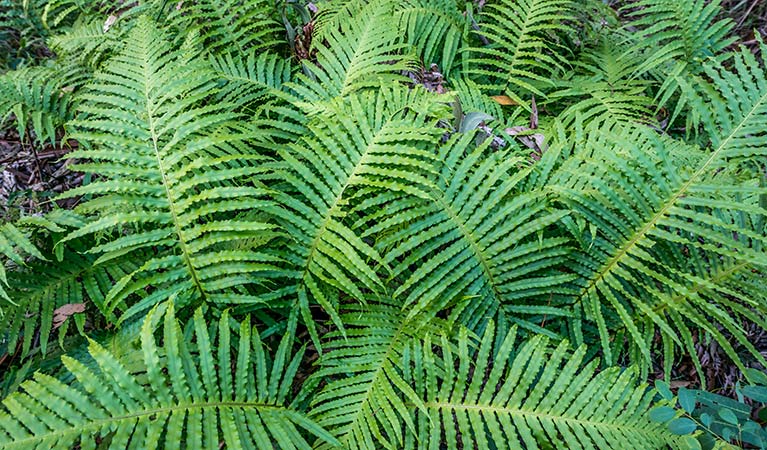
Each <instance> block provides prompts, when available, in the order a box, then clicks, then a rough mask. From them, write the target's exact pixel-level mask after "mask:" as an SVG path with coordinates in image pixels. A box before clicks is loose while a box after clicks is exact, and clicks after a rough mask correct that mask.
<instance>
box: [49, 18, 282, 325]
mask: <svg viewBox="0 0 767 450" xmlns="http://www.w3.org/2000/svg"><path fill="white" fill-rule="evenodd" d="M129 42H130V45H128V46H126V48H125V50H124V51H123V52H122V53H121V54H120V55H119V56H117V57H115V58H113V59H112V60H110V61H109V63H108V64H107V65H106V68H105V69H104V70H103V71H102V72H100V73H98V74H97V75H96V80H95V82H94V83H93V84H92V86H91V89H90V91H89V92H88V93H87V94H84V95H83V101H84V103H83V106H82V108H81V109H82V111H83V113H84V115H83V118H82V119H81V120H78V121H77V122H75V126H76V132H75V135H76V137H77V138H78V139H79V140H80V141H81V142H83V143H85V145H84V146H83V147H82V148H81V149H80V150H78V151H76V152H74V153H72V154H71V157H73V158H78V159H80V160H81V161H82V162H81V163H80V164H79V165H78V166H77V167H78V168H79V169H80V170H83V171H87V172H91V173H98V174H100V175H102V176H103V178H101V179H99V180H97V181H94V182H93V183H90V184H87V185H84V186H82V187H78V188H75V189H72V190H70V191H68V192H67V193H66V194H65V195H67V196H77V195H87V196H92V198H91V199H90V200H88V201H86V202H84V203H82V204H81V205H79V206H78V211H80V212H81V213H83V214H85V215H88V216H89V219H90V220H89V223H87V224H86V225H85V226H83V227H81V228H80V229H78V230H75V231H74V232H72V233H70V234H69V235H68V236H67V237H66V239H65V240H64V241H62V242H66V241H69V240H72V239H76V238H79V237H81V236H85V235H93V234H98V235H100V236H103V237H102V239H103V241H102V243H101V245H98V246H96V247H94V248H92V249H91V250H90V252H91V253H95V254H100V255H101V256H100V258H99V260H98V262H103V261H106V260H110V259H113V258H119V257H124V256H125V255H133V253H134V252H136V251H138V250H141V249H147V248H152V249H153V250H154V252H155V255H156V256H154V257H151V258H149V259H146V260H144V261H141V264H140V267H139V268H138V269H137V270H136V271H135V272H134V273H132V274H131V275H130V276H128V277H125V278H123V279H122V280H120V282H118V283H117V284H116V285H115V286H114V287H113V288H112V290H111V291H110V293H109V295H108V296H107V299H106V300H105V304H106V310H107V311H109V312H111V311H113V310H114V309H115V308H120V309H123V306H122V305H123V302H124V300H126V299H127V298H129V297H131V296H136V295H138V296H139V297H142V298H141V301H140V302H139V303H137V304H135V305H134V307H133V308H132V309H131V310H130V311H129V314H126V315H125V316H124V317H127V316H129V315H131V314H134V313H137V312H140V311H142V310H145V309H147V308H149V307H151V306H152V305H153V304H154V303H157V302H159V301H162V300H164V299H166V298H169V296H171V295H177V296H178V300H179V304H181V305H183V304H187V303H189V302H192V301H207V302H213V303H243V302H254V301H260V300H259V299H258V298H255V297H254V296H253V295H251V294H250V293H249V292H248V291H247V290H245V287H244V285H247V284H248V283H254V282H255V283H257V282H258V281H259V277H258V274H266V273H270V272H272V271H273V270H275V268H276V266H275V265H274V263H275V262H276V261H275V259H274V258H273V257H271V256H269V255H266V254H264V253H262V252H259V251H257V250H256V249H254V248H251V247H249V246H247V245H243V244H245V242H247V239H249V238H252V237H256V236H260V237H268V236H273V235H274V234H273V231H272V230H273V228H274V227H273V226H272V225H269V224H268V223H266V222H265V221H264V219H263V214H264V212H265V211H268V210H269V209H270V208H271V207H272V203H271V202H270V201H268V200H266V199H265V196H266V191H265V189H264V188H261V187H255V186H253V185H252V184H251V183H250V182H249V181H248V180H249V179H250V178H252V177H253V176H255V174H256V173H258V172H259V171H260V170H261V169H260V166H261V163H262V161H264V159H265V158H264V157H262V156H259V155H258V154H257V153H256V150H255V145H256V141H258V140H259V139H262V138H263V139H268V138H269V136H270V134H269V133H270V131H269V130H266V131H262V130H259V129H258V128H256V127H255V126H253V127H248V126H235V125H233V124H232V120H233V119H235V118H236V117H237V115H236V114H234V113H232V112H230V110H231V109H234V106H235V105H231V104H226V103H221V102H219V103H216V104H211V105H201V104H200V102H199V101H200V99H202V98H204V97H206V96H208V95H213V94H215V92H216V90H215V84H216V77H215V74H214V72H213V71H212V70H211V69H210V67H209V65H208V64H207V63H206V62H205V61H204V60H201V59H193V60H187V59H182V60H181V61H180V62H181V63H184V64H185V70H184V72H183V73H179V72H178V70H176V68H175V67H174V63H178V61H177V60H176V58H177V56H176V53H174V52H173V50H172V47H171V46H170V44H169V42H168V41H167V40H164V38H163V33H162V31H161V30H158V28H157V26H156V24H155V23H153V22H152V21H151V20H149V19H147V18H146V17H142V18H141V19H140V20H139V21H138V23H137V24H136V26H135V27H134V28H133V30H132V31H131V38H130V39H129ZM178 58H184V56H183V54H182V55H181V56H178ZM118 104H119V105H121V106H122V109H119V110H118V109H115V108H114V107H113V105H118ZM116 132H119V136H118V135H116V134H115V133H116ZM245 211H257V212H258V213H257V214H255V215H254V214H250V215H243V214H242V213H244V212H245ZM222 213H227V214H222ZM259 214H261V216H259ZM134 256H135V255H134ZM247 277H251V278H247ZM147 287H151V288H152V289H153V290H152V292H151V293H150V294H149V295H146V294H145V292H144V289H145V288H147Z"/></svg>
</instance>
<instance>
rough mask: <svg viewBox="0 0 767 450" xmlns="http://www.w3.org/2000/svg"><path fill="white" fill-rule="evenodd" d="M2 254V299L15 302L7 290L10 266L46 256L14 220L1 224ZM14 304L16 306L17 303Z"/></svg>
mask: <svg viewBox="0 0 767 450" xmlns="http://www.w3.org/2000/svg"><path fill="white" fill-rule="evenodd" d="M0 255H2V257H3V260H2V261H0V301H2V302H3V303H4V301H6V300H7V301H9V302H11V303H14V301H13V299H12V298H11V297H10V296H9V295H8V292H7V288H8V286H9V283H8V274H7V268H8V266H9V265H12V266H15V267H17V268H18V267H23V266H25V265H26V264H27V258H28V257H30V256H31V257H33V258H36V259H38V260H40V261H45V260H46V258H45V256H43V254H42V253H40V250H39V249H38V248H37V246H36V245H35V244H34V243H33V242H32V240H31V239H30V236H29V233H26V232H25V231H22V230H20V229H19V228H18V227H16V225H14V224H13V223H12V222H6V223H4V224H3V225H2V226H0ZM14 306H16V304H15V303H14ZM4 313H5V311H3V308H2V307H0V315H3V314H4Z"/></svg>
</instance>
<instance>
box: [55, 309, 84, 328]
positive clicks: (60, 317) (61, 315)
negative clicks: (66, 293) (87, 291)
mask: <svg viewBox="0 0 767 450" xmlns="http://www.w3.org/2000/svg"><path fill="white" fill-rule="evenodd" d="M81 312H85V303H67V304H66V305H62V306H60V307H58V308H56V309H55V310H54V311H53V328H54V329H56V328H58V327H60V326H61V324H62V323H64V321H65V320H67V318H69V317H70V316H73V315H75V314H78V313H81Z"/></svg>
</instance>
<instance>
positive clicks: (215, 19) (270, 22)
mask: <svg viewBox="0 0 767 450" xmlns="http://www.w3.org/2000/svg"><path fill="white" fill-rule="evenodd" d="M275 13H276V11H275V6H274V2H268V1H264V0H246V1H240V0H203V1H195V2H182V3H179V4H178V7H177V8H175V10H174V11H173V12H172V13H171V14H170V16H171V21H172V22H173V23H174V25H176V26H178V27H179V28H180V29H182V30H185V32H187V33H188V32H190V31H193V32H199V33H200V36H201V37H202V39H203V40H204V41H205V48H206V50H207V52H209V53H210V54H211V55H217V54H221V53H224V52H228V53H237V54H238V55H239V56H245V55H247V54H248V53H249V52H253V51H259V50H263V49H265V48H270V47H276V46H279V45H280V44H284V38H283V37H282V36H284V35H285V28H284V27H283V26H282V24H280V23H279V22H278V21H277V20H275V17H273V16H274V15H275Z"/></svg>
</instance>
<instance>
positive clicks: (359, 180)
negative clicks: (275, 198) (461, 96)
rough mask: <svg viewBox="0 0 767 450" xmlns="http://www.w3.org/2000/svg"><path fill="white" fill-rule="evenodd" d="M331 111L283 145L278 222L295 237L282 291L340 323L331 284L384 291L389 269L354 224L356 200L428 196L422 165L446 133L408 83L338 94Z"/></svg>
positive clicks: (431, 105)
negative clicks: (394, 194)
mask: <svg viewBox="0 0 767 450" xmlns="http://www.w3.org/2000/svg"><path fill="white" fill-rule="evenodd" d="M326 112H327V114H329V116H328V117H323V118H322V119H321V120H315V121H312V122H311V123H310V124H309V125H308V129H309V135H308V136H306V137H304V138H303V139H302V140H301V141H299V142H298V143H296V144H294V145H292V146H291V147H290V149H289V150H285V151H282V150H281V151H280V157H281V159H282V160H283V161H284V162H283V163H282V167H278V175H279V177H280V178H281V179H283V180H284V181H285V182H286V186H285V190H284V192H283V193H281V194H280V196H279V201H280V203H281V204H282V206H283V208H282V209H280V210H279V212H280V214H281V216H282V220H281V222H280V223H281V226H282V228H283V229H284V230H285V232H286V233H287V235H288V236H290V238H291V240H290V241H288V242H287V247H288V251H289V253H287V254H284V255H281V256H282V257H283V258H284V259H286V260H287V261H290V262H291V263H292V265H293V269H292V274H291V278H292V279H293V280H295V281H294V283H295V284H294V285H292V286H286V288H287V289H286V290H284V295H288V296H294V295H297V297H298V302H299V305H300V306H301V309H302V311H303V315H304V319H305V320H306V321H307V323H308V324H311V322H312V320H311V317H310V315H309V314H310V313H309V304H310V300H311V301H312V302H315V301H316V302H319V304H320V305H321V306H322V307H323V308H324V309H326V310H327V311H328V312H330V313H331V315H332V317H333V319H334V323H335V324H336V325H337V326H339V327H342V323H341V322H340V321H339V320H338V318H337V317H336V316H335V314H334V313H333V309H334V308H333V306H332V305H333V304H334V303H335V301H334V300H333V298H334V297H335V294H332V292H327V291H326V289H325V286H332V287H333V289H337V290H340V291H342V292H346V293H347V294H349V295H351V296H352V297H354V298H357V299H359V300H363V299H364V297H365V295H366V292H365V291H367V292H383V291H382V289H383V283H382V281H381V279H380V277H379V270H381V269H382V268H383V269H384V270H385V268H386V264H385V263H384V261H383V258H382V257H381V256H380V255H379V254H378V252H377V251H376V250H374V249H373V248H372V246H371V245H370V244H369V243H368V242H366V241H365V240H363V239H361V238H360V237H359V236H358V235H357V234H356V233H355V232H354V231H353V230H351V229H350V228H349V225H350V223H349V220H347V219H346V217H347V216H349V215H350V213H349V209H350V205H351V206H353V205H354V204H357V203H359V202H361V201H362V197H359V195H361V194H359V195H358V194H357V192H358V191H360V190H361V189H365V188H370V189H373V190H385V191H401V192H408V193H411V194H413V195H415V196H421V197H424V196H427V195H428V194H427V192H428V190H429V189H430V186H431V185H432V181H431V180H429V179H428V178H426V177H425V176H423V175H421V173H422V170H421V167H422V166H423V165H424V164H427V162H428V161H429V160H433V159H434V158H435V157H436V155H434V154H433V153H430V151H429V149H430V148H432V146H433V145H434V144H435V143H436V142H437V141H438V140H439V138H440V136H441V134H442V132H441V131H440V130H439V129H438V128H437V127H436V123H437V121H438V120H439V117H440V116H439V114H444V112H442V111H440V108H439V106H438V105H437V104H436V103H435V101H434V98H433V97H432V96H431V95H427V93H425V92H424V91H422V90H414V91H409V90H407V89H402V88H399V89H393V90H389V89H382V90H381V91H379V92H373V91H368V92H366V93H362V94H356V95H352V96H350V97H348V98H346V99H337V100H336V101H334V102H331V103H328V104H327V105H326ZM312 328H313V327H312V326H310V329H312ZM313 338H314V340H315V341H317V340H318V339H317V336H316V335H314V337H313Z"/></svg>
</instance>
